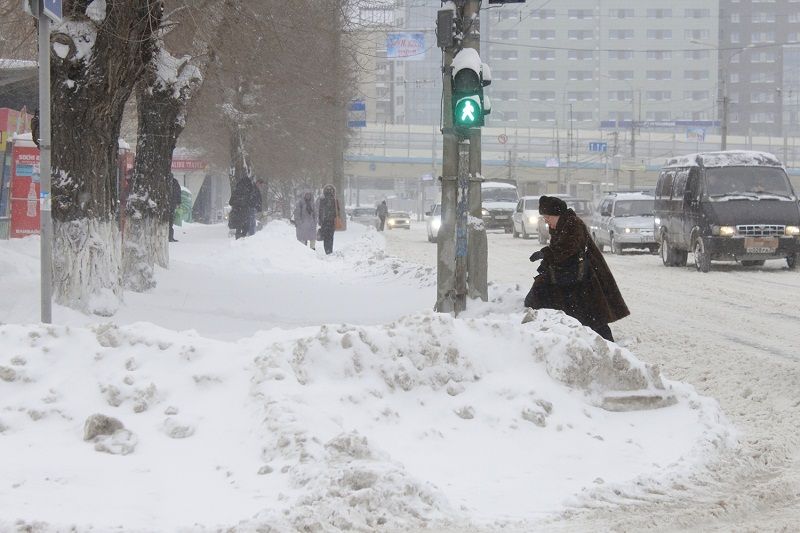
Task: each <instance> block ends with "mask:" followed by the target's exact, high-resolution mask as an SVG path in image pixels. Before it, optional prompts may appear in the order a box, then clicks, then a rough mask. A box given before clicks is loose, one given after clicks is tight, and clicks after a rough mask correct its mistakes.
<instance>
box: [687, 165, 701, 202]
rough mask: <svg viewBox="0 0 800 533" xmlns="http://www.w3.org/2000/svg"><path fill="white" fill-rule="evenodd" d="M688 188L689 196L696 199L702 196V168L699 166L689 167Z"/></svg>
mask: <svg viewBox="0 0 800 533" xmlns="http://www.w3.org/2000/svg"><path fill="white" fill-rule="evenodd" d="M686 190H687V191H688V193H689V198H691V199H692V200H693V201H696V200H697V199H698V198H700V169H699V168H697V167H694V168H691V169H689V180H688V182H687V183H686Z"/></svg>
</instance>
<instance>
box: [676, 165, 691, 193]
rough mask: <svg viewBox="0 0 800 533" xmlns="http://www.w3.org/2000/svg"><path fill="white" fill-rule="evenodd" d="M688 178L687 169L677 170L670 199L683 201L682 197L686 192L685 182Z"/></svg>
mask: <svg viewBox="0 0 800 533" xmlns="http://www.w3.org/2000/svg"><path fill="white" fill-rule="evenodd" d="M688 178H689V169H687V168H682V169H680V170H678V172H677V174H676V175H675V179H674V181H673V182H672V199H673V200H679V199H680V200H683V195H684V193H685V192H686V180H687V179H688Z"/></svg>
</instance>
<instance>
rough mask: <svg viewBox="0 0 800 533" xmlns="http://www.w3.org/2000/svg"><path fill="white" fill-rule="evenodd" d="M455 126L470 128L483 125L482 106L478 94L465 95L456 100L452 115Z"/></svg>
mask: <svg viewBox="0 0 800 533" xmlns="http://www.w3.org/2000/svg"><path fill="white" fill-rule="evenodd" d="M453 123H454V125H455V126H460V127H464V128H472V127H474V126H482V125H483V106H481V99H480V98H479V97H478V96H467V97H464V98H461V99H459V100H458V101H457V102H456V107H455V114H454V116H453Z"/></svg>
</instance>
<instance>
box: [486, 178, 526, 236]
mask: <svg viewBox="0 0 800 533" xmlns="http://www.w3.org/2000/svg"><path fill="white" fill-rule="evenodd" d="M518 201H519V195H518V194H517V186H516V185H514V184H513V183H507V182H504V181H484V182H483V183H481V217H482V218H483V225H484V227H485V228H486V229H503V230H504V231H505V232H506V233H511V232H512V231H513V229H514V227H513V225H512V223H511V216H512V215H513V214H514V209H515V208H516V206H517V202H518Z"/></svg>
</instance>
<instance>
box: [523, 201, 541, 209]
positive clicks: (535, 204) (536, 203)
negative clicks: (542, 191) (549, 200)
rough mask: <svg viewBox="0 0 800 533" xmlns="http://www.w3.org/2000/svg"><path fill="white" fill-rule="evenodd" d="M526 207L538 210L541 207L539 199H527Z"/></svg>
mask: <svg viewBox="0 0 800 533" xmlns="http://www.w3.org/2000/svg"><path fill="white" fill-rule="evenodd" d="M525 209H526V210H527V211H536V210H537V209H539V199H538V198H535V199H533V200H525Z"/></svg>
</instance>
